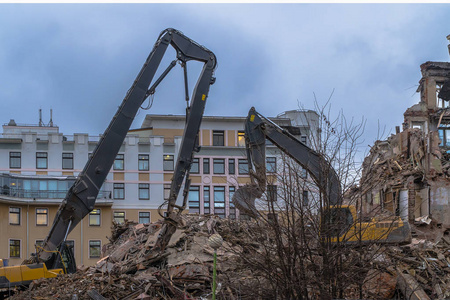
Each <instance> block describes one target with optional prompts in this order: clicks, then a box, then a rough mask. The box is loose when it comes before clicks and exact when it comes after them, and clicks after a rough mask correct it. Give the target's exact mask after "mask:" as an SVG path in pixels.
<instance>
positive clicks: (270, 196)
mask: <svg viewBox="0 0 450 300" xmlns="http://www.w3.org/2000/svg"><path fill="white" fill-rule="evenodd" d="M267 200H268V201H277V186H276V185H271V184H268V185H267Z"/></svg>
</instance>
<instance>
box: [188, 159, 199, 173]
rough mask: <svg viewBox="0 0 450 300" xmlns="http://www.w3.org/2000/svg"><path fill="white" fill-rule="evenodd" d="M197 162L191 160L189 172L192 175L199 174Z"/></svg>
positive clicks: (196, 160)
mask: <svg viewBox="0 0 450 300" xmlns="http://www.w3.org/2000/svg"><path fill="white" fill-rule="evenodd" d="M199 164H200V163H199V160H198V158H194V159H193V160H192V164H191V170H190V171H189V172H190V173H192V174H198V173H200V166H199Z"/></svg>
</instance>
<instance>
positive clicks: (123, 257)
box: [12, 215, 450, 300]
mask: <svg viewBox="0 0 450 300" xmlns="http://www.w3.org/2000/svg"><path fill="white" fill-rule="evenodd" d="M258 226H261V225H260V224H258V223H257V222H256V221H247V222H239V221H232V220H224V219H219V218H218V217H215V216H198V215H195V216H194V215H185V216H183V217H182V224H181V225H180V226H179V227H178V229H177V230H176V232H175V233H174V234H173V235H172V238H171V240H170V242H169V245H168V247H167V249H166V251H165V252H164V253H163V254H162V255H159V256H157V257H156V258H155V257H151V258H149V257H150V256H149V255H148V253H149V250H151V248H152V246H153V245H154V243H155V241H156V239H157V236H158V234H159V232H160V230H161V227H162V222H161V221H157V222H155V223H152V224H136V223H134V222H126V223H124V224H116V225H115V226H114V228H113V233H112V236H111V238H110V243H109V244H108V245H105V246H104V247H103V249H102V254H103V258H102V259H100V260H99V261H98V262H97V264H96V265H95V266H92V267H80V268H79V270H78V271H77V273H75V274H69V275H63V276H58V277H57V278H52V279H39V280H35V281H34V282H33V283H32V284H31V285H30V288H29V289H28V290H26V291H23V292H22V293H20V294H17V295H15V296H13V297H12V299H36V300H37V299H39V300H45V299H71V300H74V299H96V300H101V299H125V300H127V299H128V300H131V299H211V296H212V291H211V290H212V274H213V272H212V266H213V254H214V249H213V248H211V246H209V245H208V238H209V237H210V236H211V235H212V234H213V233H219V234H220V235H221V236H222V237H223V239H224V243H223V245H222V247H221V248H219V249H218V250H217V258H218V283H219V284H218V292H217V297H218V299H256V298H259V299H266V298H265V297H264V290H267V289H271V284H272V285H273V282H269V281H270V280H271V279H270V278H268V277H267V276H264V274H260V273H258V271H255V270H254V269H252V266H251V264H249V261H248V260H246V259H245V257H246V256H245V255H242V254H243V253H247V254H248V253H250V254H251V255H252V256H253V258H254V259H255V260H252V263H254V262H255V261H256V262H258V259H259V260H260V261H259V263H260V264H264V263H265V261H264V259H267V257H265V256H264V255H263V252H264V250H263V248H264V245H263V243H264V241H259V240H256V239H255V237H254V236H252V234H251V232H252V230H253V229H254V228H259V230H263V228H262V227H258ZM249 229H250V230H249ZM267 234H268V235H270V233H267ZM266 246H267V245H266ZM286 246H288V245H286ZM361 253H365V254H361ZM373 253H376V254H375V255H374V254H373ZM259 254H260V257H259ZM342 255H344V256H345V257H343V259H344V260H345V259H346V260H351V259H352V258H351V257H352V256H355V257H356V256H358V255H371V257H372V258H371V259H370V265H369V266H368V267H367V268H364V272H362V273H361V276H362V277H361V278H365V279H364V284H363V286H362V295H363V298H366V299H391V298H393V297H394V295H396V293H397V294H399V295H401V296H399V297H400V298H402V297H404V298H405V299H441V298H448V297H450V239H448V238H447V237H446V236H444V237H442V238H441V239H440V241H439V242H436V243H433V242H431V241H426V240H420V239H416V238H415V239H413V242H412V243H411V244H409V245H405V246H392V245H389V246H388V245H386V246H380V245H376V244H373V245H371V246H370V247H369V248H354V249H353V248H350V250H349V251H346V252H345V254H342ZM247 258H248V256H247ZM305 263H306V264H305V265H304V267H306V268H313V267H314V266H317V265H320V264H322V263H323V261H322V259H321V258H320V255H319V253H318V252H316V253H315V254H314V255H313V259H311V261H310V262H309V263H307V262H305ZM311 270H313V269H311ZM305 274H310V275H311V274H313V273H311V272H310V271H308V272H306V273H305ZM310 275H308V276H310ZM311 276H312V275H311ZM358 276H359V275H358ZM305 280H306V281H305V282H309V283H308V284H305V286H307V290H308V293H309V298H310V299H321V295H320V294H319V292H318V289H317V284H311V282H316V283H317V281H316V279H314V278H313V279H311V278H310V279H305ZM255 290H260V291H261V293H259V296H258V297H255ZM252 293H253V294H252ZM360 295H361V291H360V290H359V287H358V285H357V284H349V285H348V287H347V288H346V291H345V294H344V295H343V297H342V298H345V299H358V298H360Z"/></svg>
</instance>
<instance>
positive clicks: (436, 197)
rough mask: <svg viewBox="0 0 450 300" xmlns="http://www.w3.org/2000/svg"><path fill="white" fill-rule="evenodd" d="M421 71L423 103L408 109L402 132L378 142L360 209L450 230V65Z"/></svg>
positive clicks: (365, 166)
mask: <svg viewBox="0 0 450 300" xmlns="http://www.w3.org/2000/svg"><path fill="white" fill-rule="evenodd" d="M420 69H421V72H422V79H421V80H420V82H419V88H418V89H417V92H420V96H421V97H420V102H419V103H418V104H416V105H413V106H411V107H410V108H408V109H407V110H406V111H405V113H404V119H405V121H404V123H403V131H402V132H400V129H399V128H397V132H396V134H394V135H392V136H391V137H389V138H388V139H387V140H385V141H376V142H375V145H374V146H373V147H372V149H371V150H370V153H369V155H368V156H367V157H366V158H365V160H364V163H363V172H362V178H361V181H360V187H361V195H362V207H363V211H364V212H366V213H369V212H370V211H374V209H375V208H377V207H381V208H384V209H386V210H389V211H391V212H393V213H395V214H396V215H399V216H401V217H402V218H403V219H404V220H406V219H407V220H409V221H410V222H414V221H416V222H423V221H424V220H427V221H426V222H427V223H429V220H430V219H431V220H433V221H434V223H435V224H437V226H439V227H443V228H450V180H449V178H450V170H449V168H450V102H449V100H450V97H447V96H448V95H449V92H448V91H449V90H450V63H447V62H426V63H424V64H422V65H421V66H420Z"/></svg>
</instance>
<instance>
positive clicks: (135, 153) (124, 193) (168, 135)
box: [0, 111, 307, 265]
mask: <svg viewBox="0 0 450 300" xmlns="http://www.w3.org/2000/svg"><path fill="white" fill-rule="evenodd" d="M298 113H302V112H301V111H298ZM244 120H245V118H244V117H209V116H205V117H204V119H203V122H202V127H201V130H200V133H199V143H200V146H201V148H200V151H199V152H198V153H196V154H195V160H194V164H193V165H192V168H191V171H190V179H191V186H190V189H189V196H188V197H189V198H188V202H189V206H188V209H187V212H189V213H200V214H216V215H218V216H220V217H223V218H239V217H242V215H241V214H240V213H239V211H238V210H237V209H235V208H234V207H233V204H232V203H231V202H230V199H231V197H232V195H233V193H234V191H235V190H236V189H237V188H238V186H239V185H242V184H245V183H247V182H249V180H250V178H249V175H248V166H247V160H246V157H245V156H246V153H245V140H244V131H243V129H244V128H243V127H244ZM273 121H275V122H276V123H278V124H279V125H281V126H287V127H292V126H293V123H292V122H293V119H289V118H286V117H277V118H273ZM184 124H185V117H184V116H173V115H147V116H146V118H145V120H144V122H143V124H142V126H141V128H139V129H134V130H130V131H129V133H128V135H127V136H126V138H125V141H124V143H123V145H122V147H121V149H120V151H119V153H118V155H117V157H116V160H115V161H114V165H113V167H112V168H111V170H110V172H109V174H108V177H107V179H106V181H105V183H104V184H103V186H102V188H101V191H100V193H99V196H98V198H97V202H96V205H95V209H94V210H93V211H92V212H91V213H90V214H89V215H88V216H86V218H84V219H83V220H82V222H80V224H79V225H78V226H77V227H76V228H75V229H74V230H73V231H72V232H71V233H70V234H69V236H68V240H69V242H70V243H72V244H73V246H74V253H75V258H76V261H77V264H84V265H92V264H94V263H95V262H96V261H97V260H98V259H99V258H100V256H101V248H102V246H103V245H105V244H106V243H107V242H108V240H107V238H106V237H107V236H109V235H110V233H111V229H110V227H111V225H112V222H113V220H114V221H116V222H123V221H125V219H128V220H133V221H136V222H140V223H149V222H153V221H156V220H157V219H159V218H160V214H159V213H162V214H163V213H164V209H163V210H162V211H161V212H158V208H159V207H160V206H161V204H163V202H164V199H167V198H168V193H169V190H170V183H171V179H172V176H173V170H174V168H175V163H176V160H177V154H178V150H179V147H180V144H181V139H182V135H183V129H184ZM295 125H296V126H299V125H298V124H295ZM306 132H307V131H305V130H303V129H302V130H298V132H297V133H299V134H298V138H299V139H302V140H303V141H306V140H307V138H306ZM99 139H100V137H99V136H95V137H93V136H89V135H88V134H73V135H65V134H63V133H61V132H59V128H58V127H57V126H54V125H48V126H45V125H43V124H41V125H40V126H33V125H20V124H16V123H15V121H14V120H11V121H10V122H9V123H8V124H5V125H3V134H2V136H1V137H0V257H1V258H8V259H9V262H10V264H11V265H14V264H20V263H21V262H22V261H23V260H24V259H25V258H27V257H29V256H30V255H31V253H33V252H35V246H36V245H39V244H40V243H41V242H42V241H43V240H44V238H45V237H46V236H47V234H48V231H49V230H50V227H51V225H52V222H53V219H54V217H55V214H56V211H57V210H58V207H59V205H60V203H61V201H62V200H63V199H64V197H65V194H66V192H67V190H68V188H69V187H70V186H71V185H72V184H73V182H74V181H75V179H76V177H77V176H78V174H79V173H80V172H81V171H82V170H83V168H84V166H85V164H86V162H87V160H88V158H89V155H91V154H92V152H93V150H94V149H95V147H96V145H97V143H98V141H99ZM279 155H280V153H279V150H278V149H277V148H276V147H275V146H273V145H268V147H267V166H268V167H267V169H268V172H269V173H275V172H276V171H277V163H278V161H279ZM271 185H273V186H275V185H276V181H274V182H272V183H271ZM270 188H273V189H275V190H276V188H274V187H270ZM177 201H178V202H179V203H181V202H182V193H180V196H179V199H178V200H177Z"/></svg>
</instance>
